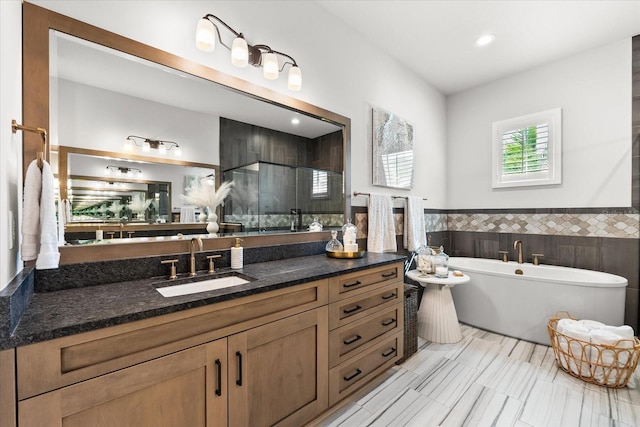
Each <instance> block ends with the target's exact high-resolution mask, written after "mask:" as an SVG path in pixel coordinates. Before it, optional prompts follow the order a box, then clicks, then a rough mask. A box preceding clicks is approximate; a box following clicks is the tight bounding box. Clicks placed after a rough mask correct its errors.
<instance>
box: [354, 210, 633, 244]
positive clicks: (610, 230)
mask: <svg viewBox="0 0 640 427" xmlns="http://www.w3.org/2000/svg"><path fill="white" fill-rule="evenodd" d="M353 212H354V217H355V222H354V223H355V225H356V226H357V227H358V238H359V239H363V238H366V237H367V231H368V230H367V222H368V218H367V212H366V208H363V207H360V208H359V209H354V210H353ZM403 213H404V210H403V209H402V208H399V209H397V208H394V217H395V220H396V234H402V233H403V226H404V215H403ZM639 224H640V214H638V210H637V209H635V208H617V207H613V208H564V209H478V210H475V209H465V210H454V209H452V210H435V209H430V210H425V225H426V229H427V233H429V232H440V231H472V232H494V233H521V234H540V235H555V236H580V237H612V238H623V239H638V238H639V237H640V225H639Z"/></svg>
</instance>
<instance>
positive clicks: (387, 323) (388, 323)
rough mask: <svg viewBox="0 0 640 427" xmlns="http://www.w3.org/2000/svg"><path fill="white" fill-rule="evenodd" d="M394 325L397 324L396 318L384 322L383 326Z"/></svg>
mask: <svg viewBox="0 0 640 427" xmlns="http://www.w3.org/2000/svg"><path fill="white" fill-rule="evenodd" d="M393 323H396V319H394V318H391V319H387V320H385V321H383V322H382V326H389V325H391V324H393Z"/></svg>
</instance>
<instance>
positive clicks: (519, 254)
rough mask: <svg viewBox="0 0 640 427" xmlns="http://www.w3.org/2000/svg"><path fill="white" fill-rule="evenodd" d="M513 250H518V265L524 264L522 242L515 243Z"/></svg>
mask: <svg viewBox="0 0 640 427" xmlns="http://www.w3.org/2000/svg"><path fill="white" fill-rule="evenodd" d="M513 249H517V250H518V264H522V240H516V241H515V242H513Z"/></svg>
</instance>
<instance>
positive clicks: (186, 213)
mask: <svg viewBox="0 0 640 427" xmlns="http://www.w3.org/2000/svg"><path fill="white" fill-rule="evenodd" d="M180 222H181V223H188V222H196V209H195V208H193V207H187V206H183V207H181V208H180Z"/></svg>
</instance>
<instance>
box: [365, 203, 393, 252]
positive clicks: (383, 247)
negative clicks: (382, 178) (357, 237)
mask: <svg viewBox="0 0 640 427" xmlns="http://www.w3.org/2000/svg"><path fill="white" fill-rule="evenodd" d="M367 216H368V217H369V229H368V231H367V250H368V251H369V252H377V253H382V252H396V251H397V250H398V246H397V244H396V227H395V221H394V219H393V199H392V198H391V196H385V195H383V194H375V193H371V194H370V195H369V212H368V214H367Z"/></svg>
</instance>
